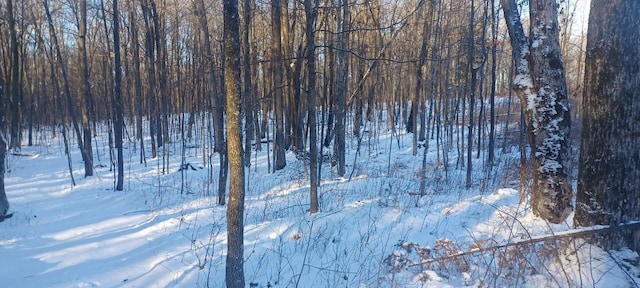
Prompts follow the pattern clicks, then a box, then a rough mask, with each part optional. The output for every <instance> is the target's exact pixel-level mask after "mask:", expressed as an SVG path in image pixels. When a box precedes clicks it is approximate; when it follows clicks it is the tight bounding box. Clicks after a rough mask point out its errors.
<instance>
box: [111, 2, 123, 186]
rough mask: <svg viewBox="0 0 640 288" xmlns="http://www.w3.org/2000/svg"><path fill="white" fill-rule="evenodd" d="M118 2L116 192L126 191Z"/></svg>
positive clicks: (115, 42) (115, 4)
mask: <svg viewBox="0 0 640 288" xmlns="http://www.w3.org/2000/svg"><path fill="white" fill-rule="evenodd" d="M118 17H120V16H118V0H113V55H114V60H113V69H114V70H115V78H114V85H113V87H114V93H113V98H114V99H113V110H114V111H113V112H114V113H115V115H114V116H115V117H114V118H115V119H114V120H115V121H114V124H113V130H114V131H113V135H114V138H115V143H116V150H117V153H118V158H117V163H118V178H117V181H116V190H117V191H122V190H124V154H123V150H122V149H123V147H122V134H123V132H124V115H123V112H122V110H123V108H122V106H123V103H122V64H121V63H120V21H119V20H120V19H119V18H118Z"/></svg>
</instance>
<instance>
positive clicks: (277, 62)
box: [271, 0, 287, 170]
mask: <svg viewBox="0 0 640 288" xmlns="http://www.w3.org/2000/svg"><path fill="white" fill-rule="evenodd" d="M281 16H282V7H281V6H280V0H272V1H271V33H272V34H271V38H272V41H273V42H272V45H273V46H272V56H273V67H274V68H273V85H274V87H273V98H274V101H273V104H274V109H273V111H274V113H275V118H276V131H275V132H276V139H275V142H274V144H273V154H274V158H275V159H274V163H273V169H274V170H280V169H282V168H284V167H285V166H286V165H287V160H286V159H285V149H286V148H285V145H286V143H285V139H284V119H283V117H284V115H283V104H284V103H283V102H284V101H283V98H284V95H283V92H284V80H283V75H282V74H283V71H284V68H283V63H282V40H281V34H282V33H281V31H282V17H281Z"/></svg>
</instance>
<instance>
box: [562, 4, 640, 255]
mask: <svg viewBox="0 0 640 288" xmlns="http://www.w3.org/2000/svg"><path fill="white" fill-rule="evenodd" d="M638 28H640V2H637V1H622V0H616V1H612V0H607V1H601V0H594V1H593V2H592V5H591V12H590V15H589V30H588V31H589V32H588V36H587V37H588V39H587V51H588V53H587V56H586V71H585V79H584V84H585V86H584V87H585V90H584V102H583V104H584V106H583V108H584V110H583V111H584V112H583V113H584V114H583V131H584V133H585V134H584V135H583V137H582V142H581V148H580V163H579V169H580V170H579V174H578V189H577V193H578V194H577V197H576V214H575V224H576V226H592V225H611V226H615V225H618V224H622V223H626V222H630V221H638V220H640V150H638V147H640V94H639V92H638V91H640V74H638V71H639V70H640V54H639V52H640V51H639V50H638V47H640V29H638ZM636 232H637V231H636ZM633 234H634V233H625V234H616V235H614V234H612V235H611V237H609V238H607V239H605V243H604V244H605V246H607V248H613V249H619V248H621V247H623V246H629V247H631V248H633V249H635V250H636V251H638V250H639V249H640V247H639V246H637V245H638V241H639V240H640V239H639V238H638V237H639V236H638V235H639V233H635V235H636V236H635V238H636V239H633ZM634 243H635V245H634ZM634 246H635V247H634Z"/></svg>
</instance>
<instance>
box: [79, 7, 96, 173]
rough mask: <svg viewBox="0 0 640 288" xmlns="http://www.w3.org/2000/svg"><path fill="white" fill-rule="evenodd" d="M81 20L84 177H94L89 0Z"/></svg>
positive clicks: (82, 11) (81, 112)
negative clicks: (88, 44) (88, 36)
mask: <svg viewBox="0 0 640 288" xmlns="http://www.w3.org/2000/svg"><path fill="white" fill-rule="evenodd" d="M79 12H80V13H79V14H80V19H79V21H78V22H79V23H78V24H79V25H78V50H80V57H82V61H81V63H82V86H83V87H82V88H83V92H84V101H85V102H84V105H83V107H80V121H81V124H82V134H83V137H84V138H83V141H82V147H80V149H82V150H83V151H82V154H83V155H84V177H88V176H93V147H92V144H91V123H90V119H89V117H90V115H91V111H93V97H92V96H91V80H90V77H89V59H88V56H87V48H86V43H87V0H81V1H80V11H79Z"/></svg>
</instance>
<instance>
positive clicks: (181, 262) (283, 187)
mask: <svg viewBox="0 0 640 288" xmlns="http://www.w3.org/2000/svg"><path fill="white" fill-rule="evenodd" d="M371 130H372V132H371V133H370V134H369V133H367V134H364V136H363V138H362V142H361V143H360V149H359V153H357V154H356V151H357V150H358V149H357V147H358V139H356V138H352V139H349V140H348V144H347V146H348V152H347V153H348V154H347V163H348V166H347V175H346V176H345V177H337V176H336V175H335V170H334V169H332V168H331V167H330V165H329V164H328V163H325V164H324V165H323V167H322V187H321V188H320V201H321V212H320V213H318V214H315V215H309V214H308V212H307V209H308V202H309V200H308V197H309V196H308V184H307V182H308V181H307V180H306V173H305V168H304V162H303V161H302V160H298V159H296V157H295V155H294V154H293V153H288V154H287V167H286V168H285V169H284V170H281V171H277V172H275V173H269V171H268V166H269V163H268V161H267V160H268V157H269V156H268V155H267V152H266V149H265V148H266V146H264V145H263V151H262V152H259V153H257V154H255V153H254V155H253V156H252V159H253V160H252V166H251V168H250V169H248V170H247V184H248V185H247V191H246V194H247V195H246V217H245V224H246V225H245V242H244V244H245V259H246V262H245V275H246V282H247V285H250V287H465V286H470V287H486V286H492V287H634V286H636V285H638V283H640V279H639V278H638V276H639V275H640V270H639V269H638V266H639V265H638V257H637V254H635V253H633V252H630V251H617V252H606V251H602V250H601V249H599V248H597V247H595V246H592V245H589V244H586V243H585V242H584V241H583V240H579V239H571V238H564V239H561V240H557V241H545V242H540V243H532V244H523V245H519V246H513V247H510V248H503V249H495V250H488V251H486V252H483V253H477V254H473V255H466V256H463V257H450V258H446V257H447V256H450V255H453V254H455V253H460V252H464V251H471V250H473V249H480V250H481V249H484V248H486V247H490V246H495V245H500V244H506V243H509V242H514V241H522V240H523V239H529V238H531V237H536V236H539V235H549V234H551V233H561V232H562V231H566V230H570V229H571V228H572V224H571V223H570V222H569V223H564V224H560V225H548V224H547V223H546V222H544V221H541V220H540V219H538V218H536V217H534V216H533V215H532V214H531V213H530V211H529V210H528V209H527V208H526V205H520V204H518V199H519V195H518V190H517V189H518V184H517V181H514V180H517V173H518V172H517V165H516V164H517V162H518V154H517V152H516V151H517V149H515V148H514V149H513V151H511V150H509V151H506V152H502V151H498V152H497V158H498V159H499V160H498V161H497V162H498V163H496V165H495V166H494V168H493V169H491V170H490V171H489V170H488V169H483V168H481V167H482V166H483V165H482V163H481V162H478V163H476V165H475V166H474V168H475V171H474V174H473V179H474V181H473V183H474V185H473V187H472V188H470V189H465V188H464V184H465V183H464V176H465V174H464V173H465V171H464V169H463V168H460V167H458V168H457V169H456V166H455V164H456V162H455V160H456V157H457V154H456V153H455V149H452V151H451V153H450V155H449V165H448V167H447V171H445V169H444V166H443V165H442V163H441V161H442V160H441V157H440V160H439V158H437V154H436V151H435V147H436V146H435V142H432V143H431V144H430V150H429V154H428V158H427V159H428V160H427V163H428V165H427V171H426V175H427V190H426V191H427V195H425V196H423V197H420V196H419V194H418V191H419V177H418V175H419V174H418V173H419V171H420V167H421V157H419V156H413V155H412V149H411V135H410V134H404V133H403V132H400V135H395V134H392V133H390V132H387V131H384V129H380V131H381V132H377V131H378V129H371ZM50 137H51V135H50V134H48V133H45V134H43V135H41V137H39V139H41V140H40V141H39V142H38V145H37V146H32V147H24V148H23V149H22V151H21V152H20V154H12V155H10V156H9V159H8V163H7V164H8V167H7V168H8V173H7V174H6V189H7V193H8V198H9V201H10V204H11V211H12V212H14V216H13V217H12V218H10V219H7V220H5V221H4V222H3V223H0V259H2V261H3V267H2V269H0V283H1V284H0V286H2V287H223V286H224V265H225V263H224V261H225V253H226V221H225V208H226V207H220V206H218V205H216V204H215V198H216V193H217V192H216V189H217V175H218V172H217V167H216V166H215V163H217V160H216V158H217V155H213V158H212V160H213V161H212V163H214V165H213V167H212V169H210V168H209V167H208V166H207V165H208V164H204V163H203V157H202V143H199V142H198V140H195V139H194V140H192V141H189V142H188V143H187V144H188V145H185V146H186V147H191V148H186V150H185V153H184V155H185V162H186V163H189V164H191V165H190V167H188V169H184V170H182V171H181V170H180V166H181V161H182V160H181V155H182V153H180V149H181V147H182V144H181V143H182V142H181V141H179V139H173V140H172V143H170V144H169V145H167V149H169V150H168V152H167V155H170V157H168V158H167V159H168V160H169V167H170V168H169V171H168V173H164V174H163V173H161V167H162V161H163V160H162V158H161V157H158V158H156V159H147V165H146V166H145V165H144V164H138V162H139V160H138V159H139V158H138V157H139V156H138V155H139V154H138V152H139V151H138V149H136V148H135V145H136V144H135V143H133V142H129V143H127V144H126V145H127V148H128V149H126V150H125V159H126V163H125V170H126V176H125V179H126V182H125V191H121V192H120V191H114V190H113V187H114V174H113V171H111V170H110V168H109V166H110V165H109V150H108V148H107V147H106V146H107V145H106V135H104V134H100V136H99V137H98V138H97V139H96V145H95V147H97V149H96V152H95V156H94V158H95V159H96V161H95V163H96V165H97V166H96V167H97V168H96V174H95V176H93V177H90V178H86V179H85V178H82V176H83V174H84V172H83V165H82V162H81V158H80V154H79V152H78V151H77V149H73V150H74V151H73V152H72V157H73V168H74V176H75V178H76V181H77V186H75V187H72V185H71V180H70V177H69V171H68V166H67V159H66V156H65V154H64V147H63V145H62V140H61V139H60V137H58V138H55V139H49V138H50ZM178 137H179V136H178ZM72 139H73V138H72ZM147 142H148V141H147ZM74 147H75V146H74ZM147 151H149V149H147ZM160 152H162V150H161V151H160ZM325 153H327V152H326V149H325ZM421 154H422V150H421V151H419V155H421ZM98 157H99V160H98ZM483 157H484V156H483ZM481 158H482V157H481ZM476 161H481V160H476ZM192 167H193V169H192ZM210 175H213V180H209V179H210ZM443 257H444V258H443ZM421 261H422V262H423V263H422V264H420V262H421ZM426 262H429V263H426ZM621 267H624V268H621ZM634 281H635V282H634Z"/></svg>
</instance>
